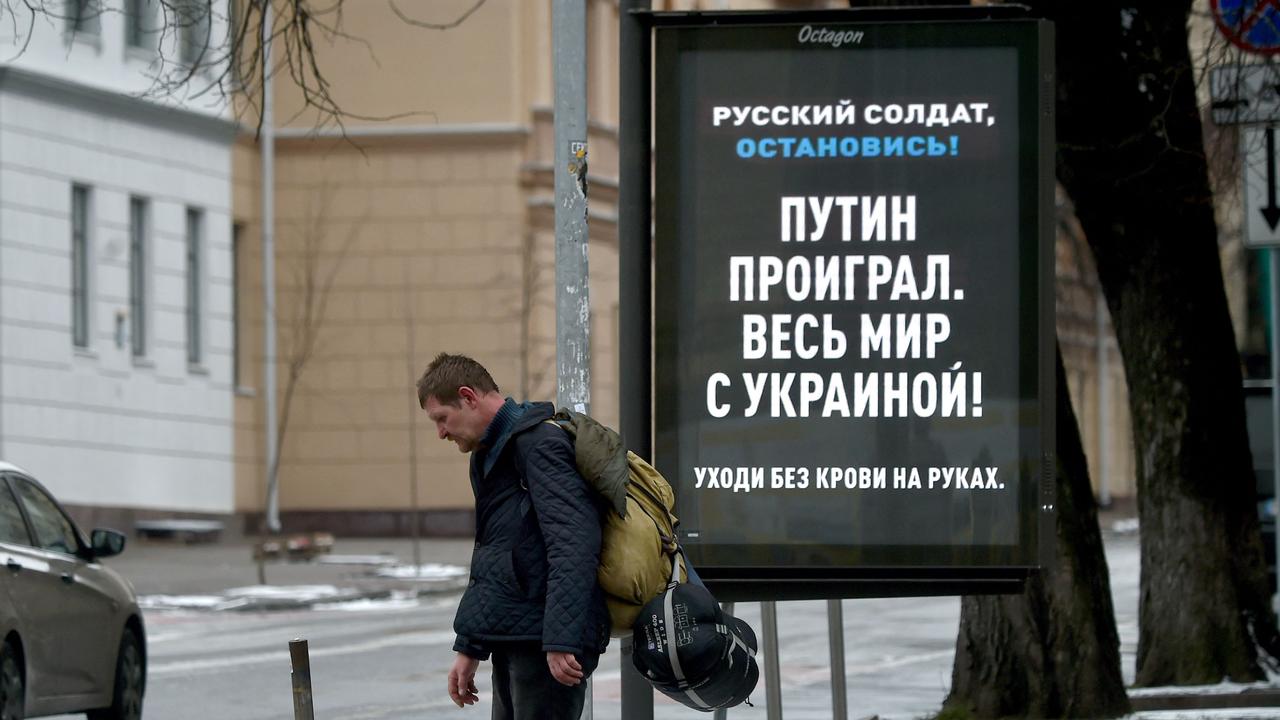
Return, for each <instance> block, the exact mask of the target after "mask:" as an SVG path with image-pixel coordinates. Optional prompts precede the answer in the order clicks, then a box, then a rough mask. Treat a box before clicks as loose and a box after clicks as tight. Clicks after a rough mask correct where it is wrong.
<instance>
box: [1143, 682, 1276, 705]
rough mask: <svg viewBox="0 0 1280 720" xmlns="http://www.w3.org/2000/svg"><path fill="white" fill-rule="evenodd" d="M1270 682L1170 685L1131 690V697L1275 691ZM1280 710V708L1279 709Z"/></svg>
mask: <svg viewBox="0 0 1280 720" xmlns="http://www.w3.org/2000/svg"><path fill="white" fill-rule="evenodd" d="M1274 689H1276V686H1275V685H1273V684H1272V683H1270V682H1266V681H1259V682H1251V683H1237V682H1231V681H1229V680H1223V681H1222V682H1220V683H1218V684H1217V685H1168V686H1165V687H1144V688H1129V690H1128V693H1129V697H1145V696H1148V695H1238V694H1240V693H1241V692H1242V691H1244V690H1274ZM1278 709H1280V708H1278Z"/></svg>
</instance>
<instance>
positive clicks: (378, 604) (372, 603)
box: [312, 592, 420, 612]
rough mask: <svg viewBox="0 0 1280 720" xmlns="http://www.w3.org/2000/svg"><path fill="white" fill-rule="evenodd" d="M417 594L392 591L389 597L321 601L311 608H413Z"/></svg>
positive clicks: (337, 609) (350, 609)
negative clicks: (332, 601) (333, 601)
mask: <svg viewBox="0 0 1280 720" xmlns="http://www.w3.org/2000/svg"><path fill="white" fill-rule="evenodd" d="M419 604H420V603H419V601H418V596H417V594H416V593H411V592H394V593H392V594H391V597H388V598H381V599H372V598H365V599H361V600H351V601H348V602H336V603H322V604H320V605H316V606H315V607H313V608H312V609H313V610H316V611H320V612H326V611H330V610H332V611H336V612H378V611H385V610H405V609H408V608H415V607H418V605H419Z"/></svg>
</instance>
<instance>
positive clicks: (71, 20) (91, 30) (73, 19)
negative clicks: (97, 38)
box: [65, 0, 102, 35]
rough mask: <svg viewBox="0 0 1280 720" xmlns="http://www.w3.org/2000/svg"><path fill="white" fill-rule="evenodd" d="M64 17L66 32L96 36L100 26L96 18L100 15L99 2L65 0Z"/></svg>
mask: <svg viewBox="0 0 1280 720" xmlns="http://www.w3.org/2000/svg"><path fill="white" fill-rule="evenodd" d="M66 2H67V4H66V7H65V17H66V21H67V32H69V33H71V34H73V35H74V34H77V33H82V34H85V35H97V34H98V28H99V27H101V25H100V24H99V22H98V18H99V17H100V16H101V15H102V5H101V2H100V0H66Z"/></svg>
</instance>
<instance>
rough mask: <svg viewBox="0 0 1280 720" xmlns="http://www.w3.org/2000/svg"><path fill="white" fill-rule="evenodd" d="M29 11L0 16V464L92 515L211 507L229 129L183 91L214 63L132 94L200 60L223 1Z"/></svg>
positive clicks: (227, 298) (218, 429)
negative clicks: (183, 81) (176, 19)
mask: <svg viewBox="0 0 1280 720" xmlns="http://www.w3.org/2000/svg"><path fill="white" fill-rule="evenodd" d="M37 5H40V4H39V3H37ZM43 5H44V7H45V8H46V9H47V12H46V13H45V14H42V15H39V16H37V17H35V18H34V19H33V22H31V23H30V24H28V23H27V21H28V20H30V19H31V18H24V17H22V15H21V11H22V6H23V4H22V3H9V4H8V5H7V10H9V11H10V12H12V11H14V10H17V11H18V12H19V15H18V17H17V18H16V20H17V22H16V23H11V22H10V20H9V18H7V17H6V18H5V20H4V22H3V23H0V459H3V460H6V461H9V462H12V463H15V464H17V465H20V466H22V467H24V468H25V469H26V470H27V471H29V472H31V473H32V474H33V475H35V476H36V477H37V478H38V479H40V480H41V481H42V482H43V483H44V484H45V485H46V486H47V487H49V489H50V490H52V491H53V493H54V494H55V495H56V496H57V497H58V498H59V499H60V500H61V501H62V502H63V503H64V504H66V505H68V506H69V507H71V508H72V509H73V512H75V514H77V515H80V516H81V517H88V518H89V519H91V520H92V521H98V522H102V521H105V522H106V523H107V524H124V523H127V522H128V521H129V520H130V518H131V517H134V516H138V515H155V514H172V513H196V514H229V513H231V512H232V509H233V491H234V487H233V447H232V395H233V389H232V373H233V368H232V357H233V355H232V351H233V348H232V343H233V328H232V325H233V317H232V315H233V302H232V297H233V283H234V278H233V276H232V269H233V264H232V254H233V248H232V243H233V240H232V226H231V214H230V208H231V145H232V141H233V138H234V135H235V132H236V126H235V124H234V123H233V122H232V120H231V117H230V112H229V111H228V110H227V109H226V106H225V103H224V102H223V101H222V98H221V96H220V95H219V94H218V93H216V92H215V93H211V94H209V95H208V96H207V97H205V98H197V97H195V94H196V92H198V91H199V90H200V89H201V88H202V87H204V85H205V84H207V79H208V78H212V77H216V73H218V72H219V70H218V69H217V68H216V67H215V68H210V69H207V70H206V69H202V70H198V71H196V73H195V78H194V79H195V83H194V84H192V85H191V86H190V87H191V88H192V91H190V92H188V93H187V96H186V98H183V97H178V96H176V95H174V94H172V93H166V94H165V95H164V97H154V96H152V95H154V93H151V94H149V93H148V91H149V90H153V89H154V88H155V78H156V77H163V76H166V75H168V74H169V73H172V72H185V67H190V63H193V62H194V63H195V64H196V65H197V66H199V65H200V64H201V63H202V62H208V61H209V59H211V58H212V56H213V55H214V53H213V52H212V51H205V50H204V48H205V47H206V43H213V44H214V45H220V44H221V43H220V41H219V39H220V38H222V39H225V37H226V23H225V17H223V16H221V15H224V14H221V15H220V13H218V12H217V11H216V10H215V11H214V13H213V15H214V16H213V17H205V16H202V15H201V13H206V12H207V10H206V8H208V5H207V0H190V2H189V3H187V2H186V1H185V0H167V5H168V6H170V7H169V8H168V9H169V10H172V9H173V8H174V7H177V8H178V9H179V10H182V9H183V8H184V7H189V8H190V9H191V12H192V15H191V16H190V18H189V19H188V20H187V21H185V22H182V23H180V29H178V30H172V29H171V30H169V31H161V30H159V29H158V28H159V27H160V26H161V24H162V23H163V22H164V21H163V20H162V18H163V17H165V13H164V12H162V8H161V6H160V4H159V2H158V0H66V2H65V5H64V3H63V2H60V1H58V0H54V1H50V2H45V3H44V4H43ZM60 6H64V7H65V12H64V13H62V15H65V17H62V16H60V14H59V13H58V11H57V9H58V8H59V7H60ZM213 7H214V8H224V7H225V2H219V1H218V0H215V2H214V3H213ZM6 14H8V13H6ZM169 17H170V18H171V19H170V22H172V15H169ZM15 31H16V32H17V35H16V37H15V35H14V33H15ZM202 79H204V80H205V81H206V82H205V83H201V82H200V81H201V80H202ZM121 529H127V528H125V527H122V528H121Z"/></svg>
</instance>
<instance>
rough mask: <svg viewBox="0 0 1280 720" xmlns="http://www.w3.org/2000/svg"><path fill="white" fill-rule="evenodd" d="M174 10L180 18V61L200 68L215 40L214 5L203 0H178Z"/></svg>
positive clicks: (178, 30) (189, 66) (188, 65)
mask: <svg viewBox="0 0 1280 720" xmlns="http://www.w3.org/2000/svg"><path fill="white" fill-rule="evenodd" d="M174 11H175V16H176V18H177V20H178V25H177V32H176V35H177V39H178V62H180V63H181V64H182V65H184V66H186V67H188V68H198V67H200V66H202V65H204V64H205V61H206V60H207V55H208V54H209V48H210V46H211V45H212V42H213V6H212V5H211V4H210V3H207V2H201V0H177V2H176V3H175V6H174ZM201 36H203V37H201Z"/></svg>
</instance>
